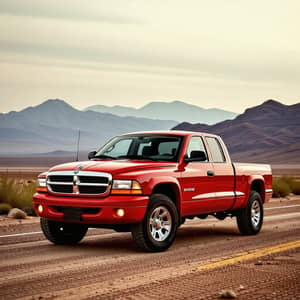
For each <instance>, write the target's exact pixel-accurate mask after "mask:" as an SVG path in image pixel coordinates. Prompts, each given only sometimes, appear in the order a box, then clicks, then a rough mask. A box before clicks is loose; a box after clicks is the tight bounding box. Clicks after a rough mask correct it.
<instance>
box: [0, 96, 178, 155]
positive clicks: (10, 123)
mask: <svg viewBox="0 0 300 300" xmlns="http://www.w3.org/2000/svg"><path fill="white" fill-rule="evenodd" d="M176 124H177V122H175V121H158V120H151V119H146V118H135V117H119V116H115V115H112V114H107V113H98V112H94V111H80V110H77V109H75V108H73V107H72V106H70V105H69V104H67V103H66V102H64V101H63V100H59V99H55V100H48V101H46V102H44V103H42V104H40V105H37V106H35V107H28V108H26V109H24V110H22V111H19V112H15V111H12V112H9V113H5V114H0V140H1V144H0V153H8V152H9V153H16V152H23V153H25V152H35V153H39V152H50V151H55V150H57V149H61V150H63V151H74V150H75V149H76V141H77V136H78V129H80V130H81V142H80V145H81V149H94V148H97V147H99V146H100V145H101V144H103V143H104V142H105V141H106V140H107V139H109V138H111V137H113V136H115V135H119V134H122V133H126V132H133V131H143V130H158V129H170V128H171V127H174V126H175V125H176Z"/></svg>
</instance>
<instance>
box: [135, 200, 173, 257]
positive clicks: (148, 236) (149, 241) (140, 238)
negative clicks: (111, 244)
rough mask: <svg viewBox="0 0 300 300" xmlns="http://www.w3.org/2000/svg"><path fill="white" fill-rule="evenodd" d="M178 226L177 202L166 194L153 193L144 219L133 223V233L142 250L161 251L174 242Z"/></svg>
mask: <svg viewBox="0 0 300 300" xmlns="http://www.w3.org/2000/svg"><path fill="white" fill-rule="evenodd" d="M178 226H179V216H178V212H177V208H176V206H175V204H174V203H173V202H172V201H171V199H170V198H169V197H167V196H166V195H162V194H153V195H152V196H151V197H150V202H149V205H148V208H147V211H146V214H145V217H144V219H143V221H142V222H140V223H137V224H133V225H132V229H131V234H132V238H133V240H134V242H135V243H136V245H137V246H138V248H139V249H140V250H143V251H146V252H161V251H165V250H167V249H168V248H169V247H170V246H171V245H172V243H173V242H174V240H175V237H176V232H177V228H178Z"/></svg>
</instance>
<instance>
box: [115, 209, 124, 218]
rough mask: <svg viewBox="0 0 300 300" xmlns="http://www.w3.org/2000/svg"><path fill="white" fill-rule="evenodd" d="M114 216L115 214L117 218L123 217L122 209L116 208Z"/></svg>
mask: <svg viewBox="0 0 300 300" xmlns="http://www.w3.org/2000/svg"><path fill="white" fill-rule="evenodd" d="M116 214H117V216H119V217H124V215H125V211H124V209H122V208H118V209H117V211H116Z"/></svg>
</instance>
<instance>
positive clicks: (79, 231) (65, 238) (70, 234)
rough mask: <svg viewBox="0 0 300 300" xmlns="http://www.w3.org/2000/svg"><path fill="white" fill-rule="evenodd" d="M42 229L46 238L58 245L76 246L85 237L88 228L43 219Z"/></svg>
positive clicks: (76, 224)
mask: <svg viewBox="0 0 300 300" xmlns="http://www.w3.org/2000/svg"><path fill="white" fill-rule="evenodd" d="M40 222H41V228H42V230H43V233H44V235H45V237H46V238H47V239H48V240H49V241H50V242H52V243H53V244H56V245H74V244H77V243H79V242H80V241H81V240H82V239H83V237H84V236H85V234H86V232H87V230H88V227H87V226H86V225H83V224H78V223H65V222H57V221H50V220H47V219H44V218H41V220H40Z"/></svg>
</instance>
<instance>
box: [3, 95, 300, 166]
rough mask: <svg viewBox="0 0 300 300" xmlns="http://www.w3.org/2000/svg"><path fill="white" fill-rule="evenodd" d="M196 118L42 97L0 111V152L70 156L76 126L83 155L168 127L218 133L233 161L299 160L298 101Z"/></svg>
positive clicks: (74, 144)
mask: <svg viewBox="0 0 300 300" xmlns="http://www.w3.org/2000/svg"><path fill="white" fill-rule="evenodd" d="M150 104H151V103H150ZM150 104H149V105H150ZM169 104H170V103H168V105H169ZM156 105H157V103H155V105H154V106H156ZM150 106H152V104H151V105H150ZM162 106H163V107H164V105H162ZM162 111H163V109H162ZM170 115H171V114H169V115H168V119H169V118H170V117H169V116H170ZM171 117H172V118H173V116H171ZM198 120H200V122H201V123H199V122H198V123H192V121H191V119H190V118H189V117H188V116H187V119H186V121H188V122H182V123H180V124H178V123H177V122H176V121H172V120H171V121H170V120H159V119H156V120H154V119H149V118H140V117H138V118H137V117H121V116H116V115H113V114H109V113H99V112H95V111H90V110H86V111H81V110H77V109H75V108H73V107H72V106H70V105H69V104H68V103H66V102H64V101H63V100H59V99H54V100H47V101H45V102H44V103H42V104H40V105H37V106H34V107H28V108H26V109H24V110H21V111H19V112H15V111H12V112H9V113H5V114H0V141H1V143H0V154H1V155H2V156H3V155H4V154H6V155H8V154H14V155H16V154H18V153H19V155H20V154H22V155H24V154H26V153H27V154H28V153H36V154H37V155H38V156H41V155H42V154H41V153H44V152H46V153H47V152H49V153H48V154H45V155H44V156H57V157H58V156H63V155H65V156H68V155H70V156H72V157H74V154H70V152H66V151H73V152H74V151H75V150H76V144H77V137H78V130H79V129H80V133H81V138H80V150H81V153H83V154H84V155H83V156H84V157H86V153H87V152H88V151H89V150H94V149H95V148H97V147H99V146H101V145H102V144H103V143H104V142H105V141H107V140H108V139H110V138H112V137H113V136H116V135H119V134H122V133H126V132H133V131H144V130H167V129H170V128H173V129H176V130H189V131H202V132H211V133H215V134H218V135H220V136H221V137H222V138H223V139H224V141H225V143H226V145H227V146H228V148H229V151H230V154H231V156H232V158H233V160H234V161H245V162H266V163H273V164H283V163H300V103H298V104H294V105H284V104H282V103H280V102H278V101H275V100H268V101H266V102H264V103H262V104H261V105H258V106H255V107H252V108H248V109H247V110H246V111H245V112H244V113H243V114H241V115H238V116H237V117H235V119H233V120H225V121H222V122H219V123H217V124H214V125H208V124H203V122H202V120H203V118H202V117H201V118H200V117H199V118H198ZM57 150H59V151H58V152H57ZM53 151H54V152H53ZM55 151H56V152H55Z"/></svg>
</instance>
